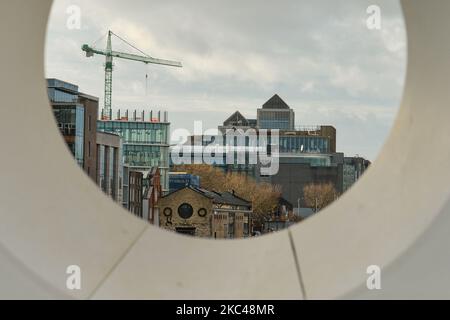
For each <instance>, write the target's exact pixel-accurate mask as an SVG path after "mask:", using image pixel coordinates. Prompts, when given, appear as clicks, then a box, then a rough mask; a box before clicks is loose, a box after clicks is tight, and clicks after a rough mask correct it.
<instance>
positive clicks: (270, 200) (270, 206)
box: [173, 164, 281, 225]
mask: <svg viewBox="0 0 450 320" xmlns="http://www.w3.org/2000/svg"><path fill="white" fill-rule="evenodd" d="M173 171H178V172H187V173H190V174H194V175H198V176H200V185H201V187H202V188H204V189H207V190H212V191H217V192H225V191H232V190H234V192H235V193H236V195H237V196H239V197H241V198H243V199H246V200H248V201H251V203H252V209H253V221H254V223H255V224H256V225H261V224H262V223H264V221H265V220H266V219H269V218H270V217H271V215H272V213H273V211H274V210H275V209H276V208H277V204H278V199H279V198H280V196H281V191H280V190H281V189H280V187H279V186H277V185H275V186H274V185H272V184H270V183H257V182H256V181H255V180H254V179H253V178H251V177H248V176H247V175H245V174H242V173H236V172H233V173H227V174H226V173H225V172H224V171H223V170H221V169H219V168H216V167H213V166H210V165H206V164H193V165H181V166H175V167H174V168H173Z"/></svg>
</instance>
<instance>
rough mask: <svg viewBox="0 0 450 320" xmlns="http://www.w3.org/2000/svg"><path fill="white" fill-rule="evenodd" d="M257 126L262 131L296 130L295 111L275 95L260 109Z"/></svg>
mask: <svg viewBox="0 0 450 320" xmlns="http://www.w3.org/2000/svg"><path fill="white" fill-rule="evenodd" d="M257 126H258V128H260V129H279V130H294V127H295V113H294V110H292V109H291V108H290V107H289V106H288V105H287V103H286V102H284V101H283V99H281V98H280V96H279V95H277V94H275V95H274V96H273V97H272V98H270V99H269V100H268V101H267V102H266V103H264V104H263V106H262V108H260V109H258V111H257Z"/></svg>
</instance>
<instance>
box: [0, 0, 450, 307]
mask: <svg viewBox="0 0 450 320" xmlns="http://www.w3.org/2000/svg"><path fill="white" fill-rule="evenodd" d="M402 5H403V10H404V15H405V21H406V26H407V32H408V72H407V79H406V85H405V90H404V98H403V101H402V104H401V109H400V112H399V115H398V119H397V121H396V124H395V126H394V128H393V130H392V132H391V134H390V136H389V138H388V140H387V142H386V144H385V146H384V147H383V150H382V152H381V154H380V156H379V157H378V159H377V161H376V162H375V163H374V164H373V166H372V168H371V169H370V170H369V171H368V172H367V174H366V175H365V176H364V177H363V178H362V179H361V181H360V182H359V183H358V184H357V185H356V186H355V187H354V188H352V189H351V190H350V191H349V192H348V193H346V194H345V195H344V196H343V197H342V198H341V199H340V200H339V201H337V202H336V203H335V204H333V205H332V206H331V207H329V208H328V209H326V210H325V211H324V212H322V213H321V214H319V215H317V216H315V217H313V218H311V219H309V220H307V221H306V222H304V223H302V224H299V225H296V226H294V227H292V228H291V229H290V230H289V231H284V232H280V233H276V234H273V235H270V236H265V237H261V238H258V239H252V240H235V241H212V240H202V239H195V238H187V237H182V236H179V235H176V234H172V233H169V232H166V231H163V230H160V229H157V228H155V227H153V226H150V225H147V224H146V223H144V222H142V221H139V220H137V219H135V218H134V217H132V216H131V215H130V214H125V212H124V211H123V210H122V209H120V208H119V207H118V206H116V205H115V204H114V203H113V202H112V201H110V200H109V199H108V198H107V197H105V196H104V195H102V193H101V192H100V191H99V190H97V187H96V186H95V185H94V184H93V183H92V182H90V180H89V178H87V177H86V176H84V175H82V174H80V170H79V169H78V167H77V166H76V164H75V163H74V161H73V160H72V159H71V156H70V154H69V153H68V152H67V150H66V147H65V145H64V142H63V139H62V138H61V137H60V136H59V133H58V130H57V128H56V125H55V123H54V120H53V116H52V113H51V109H50V108H49V103H48V101H47V94H46V84H45V81H44V39H45V35H46V23H47V18H48V14H49V10H50V7H51V0H40V1H27V0H15V1H12V0H10V1H5V0H3V1H2V2H1V3H0V26H1V28H0V40H1V43H2V50H1V51H0V66H1V69H0V70H1V72H0V93H1V110H2V113H1V115H0V133H1V134H0V146H1V149H0V150H1V153H0V283H1V284H2V285H0V298H30V299H33V298H59V299H70V298H76V299H85V298H92V299H97V298H138V299H148V298H162V299H174V298H179V299H184V298H191V299H205V298H207V299H231V298H257V299H262V298H268V299H302V298H308V299H314V298H342V297H345V298H380V297H381V298H386V297H387V298H395V297H400V298H401V297H404V298H419V297H425V298H428V297H438V298H450V289H448V288H450V277H446V273H447V272H448V271H447V270H449V268H450V254H448V253H450V244H447V243H448V242H449V237H450V232H448V230H449V228H450V217H449V215H450V201H449V200H450V197H449V195H450V125H449V123H448V122H449V120H450V41H449V38H448V32H449V31H450V19H449V17H448V16H449V15H450V1H446V0H432V1H419V0H404V1H402ZM72 264H76V265H80V266H81V268H82V290H80V291H68V290H67V289H66V287H65V283H66V276H67V275H66V274H65V271H66V267H67V266H68V265H72ZM372 264H376V265H380V266H382V267H383V277H382V279H383V280H382V286H383V290H381V291H376V292H369V291H368V290H367V289H365V287H364V284H365V281H366V278H367V274H366V268H367V266H369V265H372Z"/></svg>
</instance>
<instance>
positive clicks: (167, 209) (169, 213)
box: [163, 208, 172, 217]
mask: <svg viewBox="0 0 450 320" xmlns="http://www.w3.org/2000/svg"><path fill="white" fill-rule="evenodd" d="M163 214H164V215H165V216H166V217H170V216H171V215H172V209H171V208H165V209H164V211H163Z"/></svg>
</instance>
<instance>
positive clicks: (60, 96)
mask: <svg viewBox="0 0 450 320" xmlns="http://www.w3.org/2000/svg"><path fill="white" fill-rule="evenodd" d="M48 98H49V99H50V101H51V102H54V103H73V102H77V101H78V95H76V94H70V93H67V92H64V91H60V90H58V89H55V88H49V89H48Z"/></svg>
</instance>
